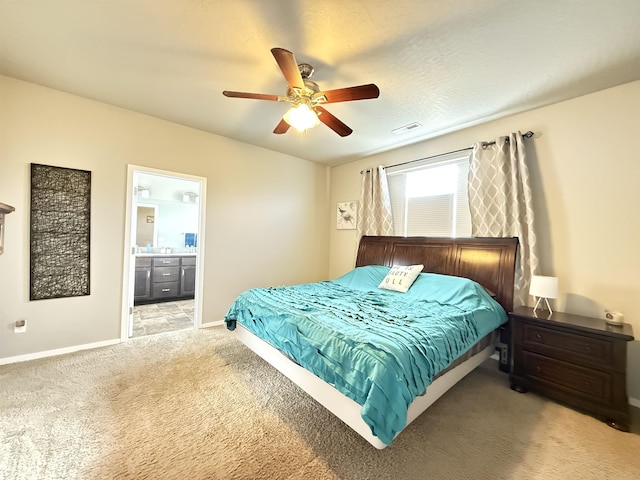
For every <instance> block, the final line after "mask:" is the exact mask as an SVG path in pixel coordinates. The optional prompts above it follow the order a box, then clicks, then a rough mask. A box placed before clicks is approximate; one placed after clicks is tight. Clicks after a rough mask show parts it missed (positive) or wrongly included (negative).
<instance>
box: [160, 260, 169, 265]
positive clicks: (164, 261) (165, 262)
mask: <svg viewBox="0 0 640 480" xmlns="http://www.w3.org/2000/svg"><path fill="white" fill-rule="evenodd" d="M162 263H164V264H167V263H171V262H170V261H169V260H163V261H162Z"/></svg>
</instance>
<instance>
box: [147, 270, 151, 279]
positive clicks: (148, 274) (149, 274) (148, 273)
mask: <svg viewBox="0 0 640 480" xmlns="http://www.w3.org/2000/svg"><path fill="white" fill-rule="evenodd" d="M150 276H151V270H147V278H149V277H150Z"/></svg>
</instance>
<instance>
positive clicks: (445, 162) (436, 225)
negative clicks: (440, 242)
mask: <svg viewBox="0 0 640 480" xmlns="http://www.w3.org/2000/svg"><path fill="white" fill-rule="evenodd" d="M468 174H469V154H468V153H467V154H465V153H464V152H463V154H460V153H457V154H450V155H447V156H441V157H438V158H437V159H432V160H431V161H429V160H425V161H423V162H412V163H411V164H410V165H400V166H397V167H389V168H387V179H388V181H389V193H390V196H391V211H392V214H393V228H394V235H400V236H404V237H411V236H429V237H470V236H471V215H470V214H469V200H468V196H467V181H468V180H467V177H468Z"/></svg>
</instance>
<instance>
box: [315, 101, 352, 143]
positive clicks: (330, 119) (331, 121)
mask: <svg viewBox="0 0 640 480" xmlns="http://www.w3.org/2000/svg"><path fill="white" fill-rule="evenodd" d="M315 110H316V112H318V119H319V120H320V121H321V122H322V123H324V124H325V125H326V126H327V127H329V128H330V129H331V130H333V131H334V132H336V133H337V134H338V135H340V136H341V137H346V136H348V135H351V133H352V132H353V130H351V129H350V128H349V127H347V126H346V125H345V124H344V123H342V121H340V120H338V118H337V117H335V116H333V115H331V114H330V113H329V112H327V111H326V110H325V109H324V108H322V107H320V106H316V107H315Z"/></svg>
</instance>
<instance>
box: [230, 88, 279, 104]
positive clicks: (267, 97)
mask: <svg viewBox="0 0 640 480" xmlns="http://www.w3.org/2000/svg"><path fill="white" fill-rule="evenodd" d="M222 94H223V95H224V96H225V97H233V98H254V99H256V100H270V101H272V102H277V101H279V100H280V96H279V95H269V94H266V93H247V92H230V91H229V90H225V91H224V92H222Z"/></svg>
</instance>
